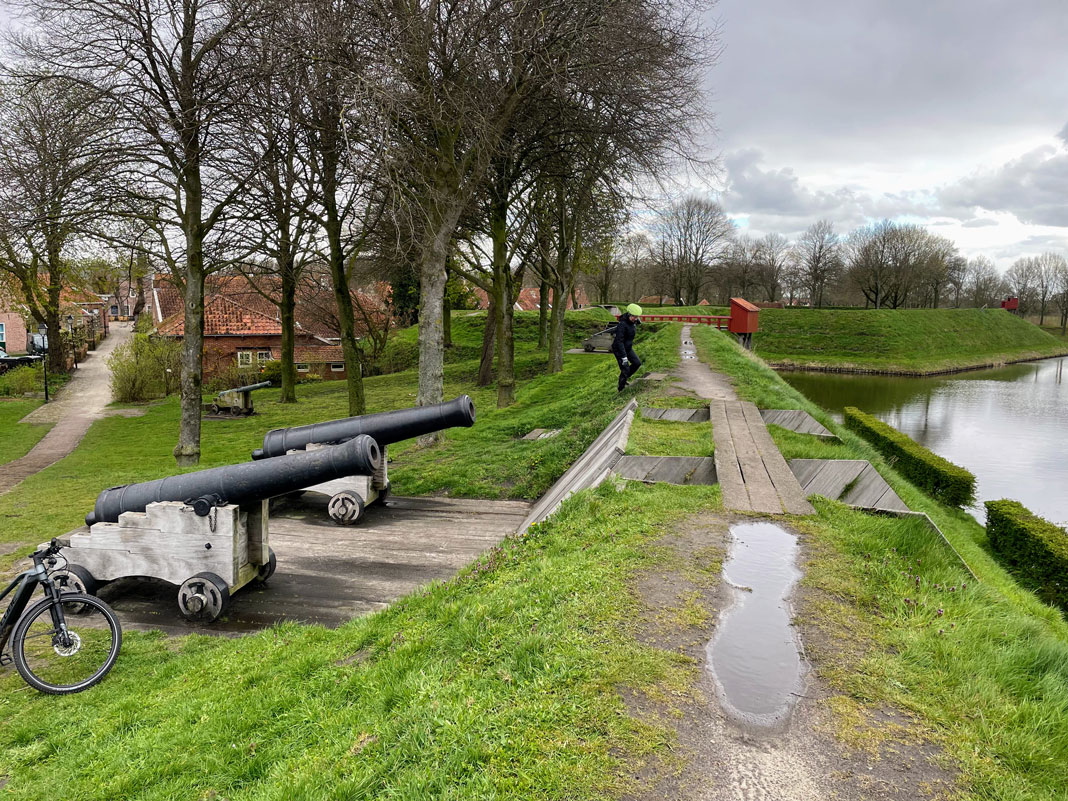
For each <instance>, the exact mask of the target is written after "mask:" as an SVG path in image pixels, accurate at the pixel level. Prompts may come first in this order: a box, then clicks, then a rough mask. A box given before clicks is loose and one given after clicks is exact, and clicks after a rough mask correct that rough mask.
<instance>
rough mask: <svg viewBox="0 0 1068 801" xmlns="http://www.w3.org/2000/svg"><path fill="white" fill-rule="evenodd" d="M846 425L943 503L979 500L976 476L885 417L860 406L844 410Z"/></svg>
mask: <svg viewBox="0 0 1068 801" xmlns="http://www.w3.org/2000/svg"><path fill="white" fill-rule="evenodd" d="M843 415H844V418H845V425H846V428H848V429H850V430H851V431H855V432H856V433H857V434H860V436H862V437H863V438H864V439H866V440H867V441H868V442H870V443H871V444H872V445H874V446H875V449H876V450H877V451H879V452H880V453H881V454H882V455H883V456H885V457H886V458H887V459H889V460H890V461H892V462H893V463H894V467H895V468H896V469H897V470H899V471H901V473H902V474H903V475H904V476H905V477H906V478H908V479H909V481H911V482H912V483H913V484H915V485H916V486H918V487H919V488H920V489H922V490H924V491H925V492H927V493H928V494H930V495H931V496H933V497H934V498H937V499H938V500H940V501H942V503H946V504H949V505H950V506H967V505H968V504H970V503H971V502H972V501H973V500H975V476H973V475H972V474H971V473H969V472H968V471H967V470H965V469H964V468H963V467H959V466H957V465H955V464H953V462H950V461H947V460H946V459H943V458H942V457H941V456H939V455H938V454H937V453H933V452H932V451H929V450H928V449H927V448H925V447H923V446H922V445H920V444H919V443H918V442H916V441H915V440H913V439H910V438H909V437H907V436H906V435H904V434H902V433H901V432H900V431H898V430H897V429H895V428H893V427H892V426H889V425H887V424H886V423H884V422H883V421H882V420H879V419H878V418H875V417H872V416H871V415H870V414H865V413H864V412H862V411H860V410H859V409H857V408H856V407H853V406H847V407H846V408H845V409H844V410H843Z"/></svg>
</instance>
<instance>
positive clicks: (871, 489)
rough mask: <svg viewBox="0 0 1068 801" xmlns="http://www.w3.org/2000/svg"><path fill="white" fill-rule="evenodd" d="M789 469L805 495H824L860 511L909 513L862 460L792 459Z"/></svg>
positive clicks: (895, 495) (903, 504)
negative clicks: (873, 510)
mask: <svg viewBox="0 0 1068 801" xmlns="http://www.w3.org/2000/svg"><path fill="white" fill-rule="evenodd" d="M790 469H791V470H792V471H793V473H794V475H796V476H797V480H798V482H799V483H800V484H801V487H802V488H803V489H804V492H805V495H806V496H807V495H822V496H823V497H824V498H830V499H831V500H833V501H841V502H842V503H847V504H849V505H850V506H855V507H857V508H858V509H875V510H879V511H884V512H908V511H909V508H908V506H906V505H905V502H904V501H903V500H901V498H899V497H898V495H897V493H896V492H894V491H893V489H891V488H890V485H889V484H887V483H886V480H885V479H884V478H883V477H882V476H881V475H879V472H878V471H877V470H876V469H875V468H874V467H872V466H871V463H870V462H867V461H865V460H863V459H793V460H792V461H791V462H790Z"/></svg>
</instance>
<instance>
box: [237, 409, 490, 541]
mask: <svg viewBox="0 0 1068 801" xmlns="http://www.w3.org/2000/svg"><path fill="white" fill-rule="evenodd" d="M474 424H475V403H474V401H472V400H471V398H470V397H469V396H467V395H461V396H460V397H458V398H455V399H453V400H451V401H448V402H447V403H438V404H434V405H432V406H417V407H415V408H412V409H398V410H396V411H392V412H380V413H378V414H365V415H361V416H359V417H347V418H345V419H343V420H331V421H329V422H326V423H314V424H312V425H306V426H296V427H294V428H276V429H274V430H272V431H268V432H267V434H266V435H265V436H264V437H263V447H262V448H257V449H256V450H254V451H253V452H252V459H253V460H254V461H264V460H268V461H270V460H273V459H275V458H277V457H280V456H282V455H284V454H287V453H292V452H294V451H301V450H309V451H312V450H314V449H316V448H321V447H323V446H329V445H331V444H334V443H338V442H345V441H346V440H349V439H351V438H352V437H358V436H369V437H371V438H373V439H374V440H375V442H377V443H378V446H379V447H380V448H381V449H382V459H381V464H380V466H379V468H378V469H377V470H375V471H374V472H373V473H371V474H363V473H360V474H354V475H352V476H347V477H345V478H340V479H335V480H332V481H327V482H324V483H322V484H318V485H316V486H313V487H307V488H306V491H308V492H318V493H320V494H323V495H327V496H329V498H330V502H329V503H328V504H327V511H328V513H329V514H330V517H331V518H332V519H334V520H335V521H337V522H339V523H344V524H347V525H351V524H353V523H356V522H357V521H358V520H359V519H360V517H361V516H362V515H363V511H364V509H365V508H366V506H367V505H368V504H370V503H373V502H375V501H376V500H381V499H382V498H384V497H385V496H386V495H387V494H388V492H389V477H388V474H387V473H388V471H387V461H388V460H387V454H386V449H387V448H388V446H389V445H391V444H392V443H394V442H400V441H401V440H405V439H411V438H412V437H419V436H422V435H424V434H430V433H432V432H434V431H440V430H442V429H443V428H454V427H457V426H463V427H470V426H473V425H474Z"/></svg>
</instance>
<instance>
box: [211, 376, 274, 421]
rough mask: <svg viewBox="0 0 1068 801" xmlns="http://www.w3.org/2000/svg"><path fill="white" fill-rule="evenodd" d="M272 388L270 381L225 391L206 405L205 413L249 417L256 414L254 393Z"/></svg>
mask: <svg viewBox="0 0 1068 801" xmlns="http://www.w3.org/2000/svg"><path fill="white" fill-rule="evenodd" d="M269 386H271V382H270V381H261V382H260V383H258V384H249V385H248V386H247V387H236V388H234V389H224V390H223V391H222V392H220V393H219V394H218V395H216V396H215V400H214V401H212V402H211V403H210V404H206V408H205V411H209V412H211V413H212V414H224V413H225V412H229V413H230V414H231V415H233V416H234V417H242V416H244V417H247V416H248V415H250V414H253V413H254V412H255V409H254V408H253V406H252V393H253V392H254V391H255V390H257V389H267V388H268V387H269Z"/></svg>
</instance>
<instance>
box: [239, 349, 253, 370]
mask: <svg viewBox="0 0 1068 801" xmlns="http://www.w3.org/2000/svg"><path fill="white" fill-rule="evenodd" d="M237 366H238V367H251V366H252V351H250V350H239V351H238V352H237Z"/></svg>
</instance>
